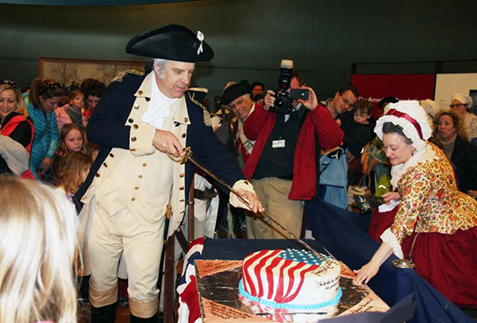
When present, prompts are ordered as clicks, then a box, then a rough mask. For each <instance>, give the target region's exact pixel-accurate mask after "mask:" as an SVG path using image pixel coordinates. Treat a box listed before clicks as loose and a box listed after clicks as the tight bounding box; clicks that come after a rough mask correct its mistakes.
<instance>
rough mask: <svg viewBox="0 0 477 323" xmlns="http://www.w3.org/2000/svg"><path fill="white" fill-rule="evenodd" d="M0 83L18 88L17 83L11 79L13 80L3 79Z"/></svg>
mask: <svg viewBox="0 0 477 323" xmlns="http://www.w3.org/2000/svg"><path fill="white" fill-rule="evenodd" d="M0 85H7V86H9V87H11V88H13V89H18V85H17V83H15V82H13V81H11V80H1V81H0Z"/></svg>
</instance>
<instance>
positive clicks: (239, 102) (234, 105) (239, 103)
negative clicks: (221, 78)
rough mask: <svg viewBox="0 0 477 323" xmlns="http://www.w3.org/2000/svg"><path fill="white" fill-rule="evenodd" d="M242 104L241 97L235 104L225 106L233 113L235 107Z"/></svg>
mask: <svg viewBox="0 0 477 323" xmlns="http://www.w3.org/2000/svg"><path fill="white" fill-rule="evenodd" d="M242 103H243V97H241V98H240V100H238V101H237V102H235V103H231V104H229V105H228V106H227V109H229V110H231V111H233V110H234V109H235V108H236V107H237V106H239V105H241V104H242Z"/></svg>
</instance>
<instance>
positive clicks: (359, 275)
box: [353, 261, 379, 285]
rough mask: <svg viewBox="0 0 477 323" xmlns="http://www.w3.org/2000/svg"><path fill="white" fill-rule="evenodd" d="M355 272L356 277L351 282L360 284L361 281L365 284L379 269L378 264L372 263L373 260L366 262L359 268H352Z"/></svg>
mask: <svg viewBox="0 0 477 323" xmlns="http://www.w3.org/2000/svg"><path fill="white" fill-rule="evenodd" d="M353 271H354V273H355V274H356V277H354V279H353V284H355V285H361V284H362V283H365V284H367V283H368V282H369V281H370V280H371V278H373V277H374V276H376V274H377V273H378V271H379V264H376V263H374V262H373V261H370V262H368V263H367V264H366V265H364V266H363V267H361V269H360V270H353Z"/></svg>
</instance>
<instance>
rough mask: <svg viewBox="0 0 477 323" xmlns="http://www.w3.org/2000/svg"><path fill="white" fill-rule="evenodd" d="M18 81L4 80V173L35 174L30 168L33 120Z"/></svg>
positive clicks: (0, 164) (0, 116)
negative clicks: (29, 115) (27, 109)
mask: <svg viewBox="0 0 477 323" xmlns="http://www.w3.org/2000/svg"><path fill="white" fill-rule="evenodd" d="M27 116H28V113H27V111H26V108H25V103H24V102H23V97H22V93H21V91H20V88H19V87H18V85H17V84H16V83H15V82H13V81H10V80H2V81H0V134H1V135H0V174H12V173H13V174H15V175H17V176H22V177H24V178H34V177H33V174H32V173H31V172H30V170H29V163H30V152H31V146H32V143H33V135H34V129H33V123H32V121H31V120H30V119H29V118H27Z"/></svg>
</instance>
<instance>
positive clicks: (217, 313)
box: [201, 297, 272, 323]
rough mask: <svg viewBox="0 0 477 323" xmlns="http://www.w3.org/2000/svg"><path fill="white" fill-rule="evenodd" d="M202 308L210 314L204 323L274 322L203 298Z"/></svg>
mask: <svg viewBox="0 0 477 323" xmlns="http://www.w3.org/2000/svg"><path fill="white" fill-rule="evenodd" d="M201 300H202V306H203V307H204V311H205V312H206V313H207V314H208V315H207V316H206V317H205V318H204V323H215V322H221V323H223V322H236V323H239V322H241V323H244V322H251V321H253V322H272V321H270V320H267V319H266V318H262V317H259V316H256V315H253V314H249V313H245V312H242V311H239V310H236V309H234V308H232V307H229V306H225V305H222V304H219V303H216V302H213V301H210V300H208V299H207V298H203V297H202V299H201Z"/></svg>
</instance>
